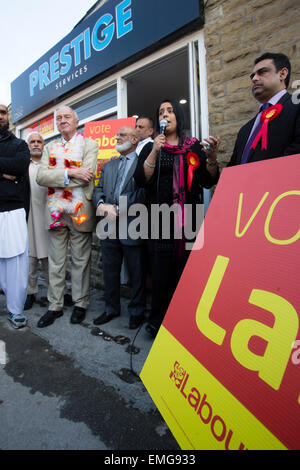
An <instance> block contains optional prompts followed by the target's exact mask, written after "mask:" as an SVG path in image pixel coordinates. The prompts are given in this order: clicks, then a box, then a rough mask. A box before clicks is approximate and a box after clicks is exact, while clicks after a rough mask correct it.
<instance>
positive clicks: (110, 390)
mask: <svg viewBox="0 0 300 470" xmlns="http://www.w3.org/2000/svg"><path fill="white" fill-rule="evenodd" d="M45 296H46V287H45V285H44V284H43V282H42V283H41V284H40V286H39V295H38V299H37V300H38V303H35V304H34V306H33V307H32V309H30V310H28V311H27V312H26V314H27V318H28V325H27V326H26V327H25V328H22V329H20V330H15V329H14V328H13V327H12V326H11V324H10V323H9V322H8V316H7V311H6V299H5V296H4V295H0V346H1V344H2V349H3V347H5V351H6V364H2V365H1V364H0V423H1V426H0V449H2V450H21V449H22V450H43V449H44V450H179V447H178V444H177V443H176V441H175V439H174V437H173V436H172V434H171V433H170V431H169V430H168V427H167V425H166V424H165V422H164V420H163V419H162V417H161V415H160V413H159V412H158V410H157V408H156V406H155V404H154V403H153V401H152V399H151V397H150V396H149V394H148V392H147V390H146V389H145V387H144V385H143V383H142V382H141V380H140V379H139V377H138V376H139V373H140V371H141V370H142V367H143V364H144V362H145V360H146V358H147V355H148V353H149V351H150V349H151V346H152V344H153V339H151V338H150V337H149V335H148V334H147V332H146V331H145V326H142V328H141V329H140V330H139V331H138V330H130V329H129V328H128V322H129V317H128V315H127V314H126V305H127V303H128V299H127V298H125V297H123V298H122V300H121V305H122V315H121V316H120V317H118V318H116V319H114V320H112V321H111V322H109V323H107V324H106V325H103V327H100V328H101V329H102V330H104V332H105V333H104V334H102V335H101V332H99V329H100V328H98V329H97V327H95V326H94V325H93V320H94V319H95V318H96V317H97V316H98V315H99V314H101V313H102V312H103V311H104V301H103V292H102V291H101V290H99V289H92V290H91V303H90V307H89V309H88V312H87V316H86V319H85V320H84V322H83V323H81V324H80V325H72V324H71V323H70V317H71V313H72V307H67V308H65V309H64V315H63V316H62V317H61V318H58V319H57V320H56V321H55V323H54V324H53V325H51V326H49V327H47V328H43V329H40V328H37V322H38V320H39V318H40V317H41V316H42V315H43V314H44V313H45V312H46V311H47V302H46V301H45ZM99 333H100V335H99ZM1 342H2V343H1ZM3 345H4V346H3ZM0 358H1V357H0Z"/></svg>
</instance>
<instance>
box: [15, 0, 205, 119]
mask: <svg viewBox="0 0 300 470" xmlns="http://www.w3.org/2000/svg"><path fill="white" fill-rule="evenodd" d="M202 4H203V2H202V1H197V0H189V1H188V2H185V3H184V4H183V3H182V1H181V0H164V1H163V2H161V1H159V0H153V1H152V2H149V1H147V0H122V1H120V0H109V1H107V2H105V3H104V4H103V6H102V7H101V8H99V9H98V10H96V11H95V13H93V14H92V15H91V16H89V17H88V18H87V19H86V20H85V21H83V22H81V23H79V25H78V26H76V27H75V28H74V29H73V30H72V32H71V33H70V34H69V35H68V36H66V37H65V38H64V39H63V40H62V41H60V42H59V43H58V44H57V45H56V46H55V47H53V48H52V49H51V50H50V51H49V52H48V53H47V54H45V55H44V56H43V57H41V59H40V60H38V61H37V62H36V63H35V64H33V65H32V66H31V67H29V69H28V70H26V71H25V72H24V73H23V74H22V75H20V76H19V77H18V78H17V79H16V80H15V81H14V82H12V84H11V94H12V119H13V122H17V121H19V120H21V119H23V118H24V117H25V116H27V115H28V114H30V113H31V112H33V111H35V110H36V109H38V108H40V107H41V106H43V105H45V104H47V103H49V102H50V101H52V100H54V99H57V98H58V97H59V96H61V95H63V94H64V93H66V92H69V91H70V90H72V89H73V88H75V87H77V86H79V85H80V84H82V83H84V82H85V81H87V80H89V79H91V78H93V77H95V76H97V75H99V74H101V73H102V72H104V71H106V70H108V69H110V68H111V67H113V66H118V67H120V64H121V63H122V62H124V61H125V60H127V59H128V58H130V57H133V56H134V55H135V54H137V53H139V52H141V51H144V50H146V49H147V48H149V47H150V46H151V47H152V48H153V49H157V48H159V47H161V43H159V41H161V40H163V39H164V38H167V37H168V36H170V35H171V34H172V33H174V32H176V31H178V30H180V31H181V34H183V32H184V28H185V27H187V26H189V28H190V29H192V28H193V27H196V26H199V24H203V18H202V12H203V5H202ZM200 7H201V8H200ZM58 14H59V12H58Z"/></svg>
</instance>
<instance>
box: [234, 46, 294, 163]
mask: <svg viewBox="0 0 300 470" xmlns="http://www.w3.org/2000/svg"><path fill="white" fill-rule="evenodd" d="M290 75H291V64H290V61H289V59H288V57H287V56H285V55H284V54H275V53H270V52H267V53H265V54H263V55H262V56H260V57H258V58H257V59H256V60H255V63H254V68H253V72H252V74H251V75H250V78H251V84H252V85H251V86H252V94H253V96H254V98H255V99H256V100H257V101H258V102H259V103H260V108H259V113H258V115H257V116H256V117H254V118H253V119H252V120H251V121H249V122H248V123H247V124H245V125H244V126H243V127H242V128H241V129H240V131H239V133H238V136H237V140H236V143H235V147H234V151H233V155H232V157H231V160H230V162H229V163H228V165H227V166H233V165H240V164H244V163H251V162H257V161H261V160H267V159H269V158H275V157H282V156H286V155H294V154H297V153H300V105H299V104H297V103H294V102H293V99H292V96H291V95H290V94H289V93H288V92H287V88H288V85H289V81H290ZM277 104H280V105H282V109H281V111H280V113H279V114H278V115H277V116H276V117H275V118H274V119H273V120H269V122H268V130H267V148H262V139H261V138H260V140H258V141H257V138H259V136H260V132H261V126H262V121H261V119H260V118H261V115H262V113H263V112H264V111H265V110H266V109H268V107H270V106H274V105H277ZM257 136H258V137H257ZM256 137H257V138H256ZM256 141H257V142H256Z"/></svg>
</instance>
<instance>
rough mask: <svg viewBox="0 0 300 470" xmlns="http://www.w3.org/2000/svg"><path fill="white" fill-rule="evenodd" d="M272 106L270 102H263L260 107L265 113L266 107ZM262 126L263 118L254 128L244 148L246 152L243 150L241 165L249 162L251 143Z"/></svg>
mask: <svg viewBox="0 0 300 470" xmlns="http://www.w3.org/2000/svg"><path fill="white" fill-rule="evenodd" d="M270 106H272V105H271V104H270V103H265V104H263V105H262V106H261V107H260V110H259V111H260V112H261V113H263V112H264V111H265V110H266V109H268V108H269V107H270ZM261 126H262V122H261V120H259V121H258V124H257V125H256V127H255V128H254V129H253V132H252V134H251V137H250V139H249V140H248V142H247V144H246V146H245V148H244V152H243V156H242V160H241V165H242V164H243V163H247V160H248V157H249V153H250V149H251V145H252V144H253V142H254V139H255V137H256V136H257V134H258V133H259V131H260V129H261Z"/></svg>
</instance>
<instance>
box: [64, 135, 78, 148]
mask: <svg viewBox="0 0 300 470" xmlns="http://www.w3.org/2000/svg"><path fill="white" fill-rule="evenodd" d="M76 136H77V132H75V134H74V135H73V137H72V139H70V140H66V139H65V138H64V137H63V136H62V135H61V141H62V143H63V144H64V145H65V144H66V143H67V142H74V140H75V139H76Z"/></svg>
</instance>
